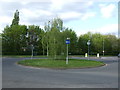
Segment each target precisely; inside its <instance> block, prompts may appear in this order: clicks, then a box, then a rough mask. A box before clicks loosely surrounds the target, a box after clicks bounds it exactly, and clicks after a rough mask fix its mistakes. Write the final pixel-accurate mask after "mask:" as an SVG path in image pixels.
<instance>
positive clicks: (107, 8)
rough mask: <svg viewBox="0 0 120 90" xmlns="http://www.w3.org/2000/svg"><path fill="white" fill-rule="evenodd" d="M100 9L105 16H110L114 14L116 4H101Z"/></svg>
mask: <svg viewBox="0 0 120 90" xmlns="http://www.w3.org/2000/svg"><path fill="white" fill-rule="evenodd" d="M99 6H100V11H101V14H102V17H103V18H110V17H112V16H113V11H114V10H115V8H116V6H115V5H114V4H109V5H105V4H100V5H99Z"/></svg>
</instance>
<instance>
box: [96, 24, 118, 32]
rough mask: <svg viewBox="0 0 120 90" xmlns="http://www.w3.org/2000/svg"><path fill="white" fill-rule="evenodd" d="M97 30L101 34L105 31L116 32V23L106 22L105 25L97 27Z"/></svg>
mask: <svg viewBox="0 0 120 90" xmlns="http://www.w3.org/2000/svg"><path fill="white" fill-rule="evenodd" d="M97 31H98V32H101V33H103V34H105V33H113V34H114V33H117V32H118V24H108V25H105V26H103V27H101V28H99V29H97Z"/></svg>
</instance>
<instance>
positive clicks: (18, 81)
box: [2, 57, 118, 88]
mask: <svg viewBox="0 0 120 90" xmlns="http://www.w3.org/2000/svg"><path fill="white" fill-rule="evenodd" d="M73 58H79V57H73ZM24 59H29V58H7V57H3V61H2V65H3V66H2V67H3V68H2V70H3V71H2V75H3V77H2V87H3V88H118V59H117V58H110V59H109V60H108V59H105V60H102V59H94V60H97V61H104V62H105V63H106V64H107V65H106V66H102V67H97V68H87V69H66V70H55V69H47V68H31V67H25V66H21V65H17V64H16V62H17V61H19V60H24ZM111 59H112V60H111Z"/></svg>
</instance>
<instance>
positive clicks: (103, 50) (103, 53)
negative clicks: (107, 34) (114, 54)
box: [103, 38, 105, 56]
mask: <svg viewBox="0 0 120 90" xmlns="http://www.w3.org/2000/svg"><path fill="white" fill-rule="evenodd" d="M104 52H105V51H104V38H103V56H104Z"/></svg>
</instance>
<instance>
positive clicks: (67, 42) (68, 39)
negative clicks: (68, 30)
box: [66, 38, 70, 64]
mask: <svg viewBox="0 0 120 90" xmlns="http://www.w3.org/2000/svg"><path fill="white" fill-rule="evenodd" d="M66 44H67V57H66V64H68V44H70V38H67V40H66Z"/></svg>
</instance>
